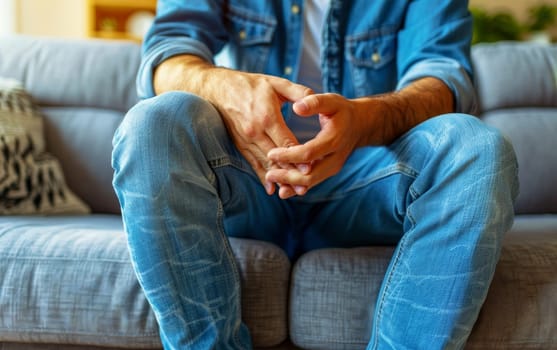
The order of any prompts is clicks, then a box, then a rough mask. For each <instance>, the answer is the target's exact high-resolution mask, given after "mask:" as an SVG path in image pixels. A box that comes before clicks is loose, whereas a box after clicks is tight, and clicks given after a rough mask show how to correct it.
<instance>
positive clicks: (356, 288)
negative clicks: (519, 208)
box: [290, 215, 557, 350]
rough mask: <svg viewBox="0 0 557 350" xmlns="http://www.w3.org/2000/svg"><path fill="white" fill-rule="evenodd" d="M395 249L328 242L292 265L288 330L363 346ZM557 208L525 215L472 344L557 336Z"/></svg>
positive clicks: (511, 345)
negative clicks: (339, 246) (553, 212)
mask: <svg viewBox="0 0 557 350" xmlns="http://www.w3.org/2000/svg"><path fill="white" fill-rule="evenodd" d="M392 253H393V249H392V248H389V247H363V248H352V249H323V250H316V251H313V252H310V253H308V254H306V255H303V256H302V257H301V258H300V259H299V260H298V261H297V262H296V264H295V265H294V270H293V275H292V282H291V283H292V292H291V300H290V308H291V311H290V312H291V320H290V335H291V339H292V341H293V343H294V344H296V345H298V346H300V347H302V348H304V349H319V350H327V349H365V347H366V345H367V343H368V341H369V339H370V335H371V327H372V319H373V312H374V309H375V303H376V299H377V294H378V291H379V287H380V285H381V283H382V281H383V277H384V273H385V271H386V268H387V266H388V264H389V262H390V258H391V256H392ZM556 271H557V216H555V215H548V216H543V215H538V216H519V217H517V219H516V221H515V224H514V225H513V227H512V229H511V230H510V232H509V233H508V234H507V235H506V237H505V239H504V244H503V249H502V254H501V260H500V262H499V265H498V266H497V269H496V272H495V276H494V279H493V283H492V285H491V288H490V290H489V293H488V297H487V300H486V303H485V304H484V306H483V308H482V312H481V316H480V318H479V320H478V322H477V323H476V325H475V327H474V330H473V333H472V336H471V338H470V340H469V342H468V345H467V347H466V348H467V349H501V350H502V349H513V350H515V349H516V350H518V349H553V348H554V345H555V344H557V333H555V329H557V313H556V312H555V310H557V299H556V298H555V295H557V273H556Z"/></svg>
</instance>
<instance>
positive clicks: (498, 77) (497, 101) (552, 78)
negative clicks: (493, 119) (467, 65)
mask: <svg viewBox="0 0 557 350" xmlns="http://www.w3.org/2000/svg"><path fill="white" fill-rule="evenodd" d="M472 61H473V67H474V78H475V83H476V87H477V92H478V99H479V103H480V108H481V110H482V112H487V111H491V110H494V109H501V108H513V107H534V106H537V107H557V83H556V81H557V44H554V45H541V44H535V43H525V42H500V43H495V44H478V45H474V46H473V47H472Z"/></svg>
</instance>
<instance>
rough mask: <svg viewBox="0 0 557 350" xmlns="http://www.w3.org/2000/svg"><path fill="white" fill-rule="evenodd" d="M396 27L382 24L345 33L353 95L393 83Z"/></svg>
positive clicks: (382, 89) (385, 88)
mask: <svg viewBox="0 0 557 350" xmlns="http://www.w3.org/2000/svg"><path fill="white" fill-rule="evenodd" d="M396 38H397V37H396V29H395V28H393V27H384V28H379V29H373V30H370V31H367V32H365V33H360V34H355V35H350V36H347V37H346V57H347V61H348V63H349V66H350V71H351V74H352V82H353V84H354V91H356V93H357V95H359V96H363V95H370V94H373V93H381V92H387V91H391V90H392V89H394V87H395V86H396V79H397V69H396V59H395V58H396V51H397V40H396Z"/></svg>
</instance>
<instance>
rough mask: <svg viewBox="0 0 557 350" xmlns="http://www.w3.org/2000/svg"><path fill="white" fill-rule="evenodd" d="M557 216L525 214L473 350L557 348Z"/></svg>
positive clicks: (510, 237)
mask: <svg viewBox="0 0 557 350" xmlns="http://www.w3.org/2000/svg"><path fill="white" fill-rule="evenodd" d="M555 296H557V215H521V216H518V217H517V218H516V220H515V224H514V226H513V228H512V230H511V231H510V232H509V233H508V234H507V236H506V237H505V243H504V245H503V250H502V253H501V259H500V260H499V264H498V265H497V270H496V272H495V276H494V278H493V282H492V284H491V287H490V290H489V294H488V296H487V300H486V302H485V304H484V306H483V308H482V311H481V312H480V316H479V318H478V321H477V322H476V324H475V326H474V330H473V331H472V335H471V337H470V339H469V340H468V347H467V349H478V350H480V349H482V350H483V349H492V350H528V349H557V332H556V331H555V330H557V298H555Z"/></svg>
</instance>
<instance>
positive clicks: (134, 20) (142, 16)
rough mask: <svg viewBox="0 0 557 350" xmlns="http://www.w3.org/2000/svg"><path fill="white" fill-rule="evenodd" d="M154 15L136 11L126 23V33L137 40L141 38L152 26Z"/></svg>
mask: <svg viewBox="0 0 557 350" xmlns="http://www.w3.org/2000/svg"><path fill="white" fill-rule="evenodd" d="M154 20H155V15H154V14H152V13H151V12H149V11H137V12H134V13H132V14H131V16H130V17H129V18H128V20H127V21H126V32H128V34H131V35H133V36H136V37H138V38H143V37H144V36H145V34H147V31H148V30H149V28H150V27H151V24H153V21H154Z"/></svg>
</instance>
